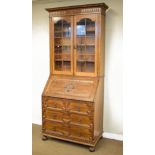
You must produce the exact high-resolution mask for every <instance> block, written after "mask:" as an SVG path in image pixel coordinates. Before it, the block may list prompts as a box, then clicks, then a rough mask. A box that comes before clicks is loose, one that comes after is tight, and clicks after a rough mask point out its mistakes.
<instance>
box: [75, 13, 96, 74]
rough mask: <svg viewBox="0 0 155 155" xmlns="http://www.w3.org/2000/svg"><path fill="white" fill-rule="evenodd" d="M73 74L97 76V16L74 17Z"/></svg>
mask: <svg viewBox="0 0 155 155" xmlns="http://www.w3.org/2000/svg"><path fill="white" fill-rule="evenodd" d="M74 74H75V75H79V76H96V75H97V15H96V14H91V15H77V16H75V17H74Z"/></svg>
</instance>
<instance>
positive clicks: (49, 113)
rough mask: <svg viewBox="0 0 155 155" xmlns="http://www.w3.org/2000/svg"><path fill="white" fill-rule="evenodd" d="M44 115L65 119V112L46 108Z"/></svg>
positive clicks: (50, 117)
mask: <svg viewBox="0 0 155 155" xmlns="http://www.w3.org/2000/svg"><path fill="white" fill-rule="evenodd" d="M44 117H45V118H46V119H52V120H60V121H61V120H62V119H63V113H61V112H58V111H53V110H49V109H46V111H45V113H44Z"/></svg>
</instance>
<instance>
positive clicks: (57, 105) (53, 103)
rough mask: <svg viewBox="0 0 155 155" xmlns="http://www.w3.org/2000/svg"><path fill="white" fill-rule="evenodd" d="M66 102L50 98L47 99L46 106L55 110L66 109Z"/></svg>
mask: <svg viewBox="0 0 155 155" xmlns="http://www.w3.org/2000/svg"><path fill="white" fill-rule="evenodd" d="M65 106H66V105H65V103H64V101H63V100H60V99H54V98H52V99H48V100H47V101H46V107H47V108H49V109H54V110H64V109H65Z"/></svg>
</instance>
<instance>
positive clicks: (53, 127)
mask: <svg viewBox="0 0 155 155" xmlns="http://www.w3.org/2000/svg"><path fill="white" fill-rule="evenodd" d="M43 128H44V129H45V132H46V133H49V134H57V135H64V136H65V135H66V136H68V135H69V131H68V129H67V128H65V127H64V125H63V124H62V123H59V122H52V121H48V120H46V121H44V124H43Z"/></svg>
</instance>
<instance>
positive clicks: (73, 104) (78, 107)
mask: <svg viewBox="0 0 155 155" xmlns="http://www.w3.org/2000/svg"><path fill="white" fill-rule="evenodd" d="M68 109H69V111H70V112H71V113H79V114H84V115H90V114H92V103H89V102H82V101H70V102H69V105H68Z"/></svg>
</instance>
